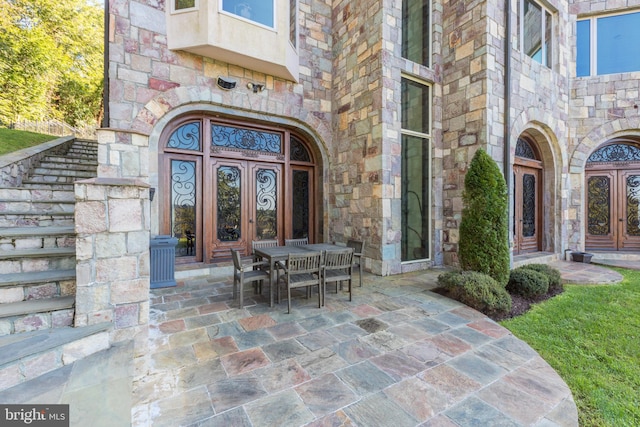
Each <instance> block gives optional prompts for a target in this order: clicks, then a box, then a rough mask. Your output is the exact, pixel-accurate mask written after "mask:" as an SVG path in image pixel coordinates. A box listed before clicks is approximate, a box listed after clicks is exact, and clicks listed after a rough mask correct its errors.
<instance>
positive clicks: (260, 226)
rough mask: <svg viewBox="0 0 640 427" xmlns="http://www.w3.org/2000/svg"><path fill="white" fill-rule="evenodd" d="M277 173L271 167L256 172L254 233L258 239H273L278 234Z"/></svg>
mask: <svg viewBox="0 0 640 427" xmlns="http://www.w3.org/2000/svg"><path fill="white" fill-rule="evenodd" d="M277 202H278V185H277V175H276V172H275V171H274V170H271V169H259V170H258V172H257V173H256V235H257V238H258V240H263V239H274V238H275V237H276V236H277V235H278V209H277V206H278V204H277Z"/></svg>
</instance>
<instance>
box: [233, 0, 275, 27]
mask: <svg viewBox="0 0 640 427" xmlns="http://www.w3.org/2000/svg"><path fill="white" fill-rule="evenodd" d="M274 3H275V0H222V10H223V11H225V12H229V13H231V14H233V15H236V16H239V17H241V18H244V19H247V20H249V21H253V22H256V23H258V24H262V25H264V26H266V27H269V28H275V5H274Z"/></svg>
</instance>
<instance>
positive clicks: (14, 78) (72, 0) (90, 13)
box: [0, 0, 103, 125]
mask: <svg viewBox="0 0 640 427" xmlns="http://www.w3.org/2000/svg"><path fill="white" fill-rule="evenodd" d="M88 1H89V0H65V1H58V0H0V122H4V123H8V122H12V121H15V120H18V119H26V120H40V119H44V118H58V119H63V120H65V121H67V122H69V123H70V124H72V125H77V124H81V123H91V124H95V123H96V119H97V117H98V116H99V114H100V107H101V92H102V89H101V88H102V67H103V59H102V56H103V37H102V29H103V11H102V7H101V6H100V5H98V4H97V3H89V2H88Z"/></svg>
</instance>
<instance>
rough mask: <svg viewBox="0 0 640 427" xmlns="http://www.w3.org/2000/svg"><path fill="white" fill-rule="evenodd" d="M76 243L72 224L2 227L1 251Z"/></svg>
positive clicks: (55, 246) (0, 232) (0, 234)
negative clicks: (63, 225)
mask: <svg viewBox="0 0 640 427" xmlns="http://www.w3.org/2000/svg"><path fill="white" fill-rule="evenodd" d="M75 245H76V237H75V230H74V227H72V226H65V227H60V226H52V227H10V228H7V227H0V251H2V252H11V251H16V250H24V249H47V248H71V247H75ZM2 252H0V253H2Z"/></svg>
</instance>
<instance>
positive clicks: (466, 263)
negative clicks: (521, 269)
mask: <svg viewBox="0 0 640 427" xmlns="http://www.w3.org/2000/svg"><path fill="white" fill-rule="evenodd" d="M462 201H463V205H464V206H463V209H462V221H461V222H460V242H459V246H458V258H459V260H460V266H461V267H462V269H463V270H471V271H478V272H481V273H485V274H488V275H489V276H491V277H493V278H494V279H495V280H496V281H497V282H498V283H499V284H501V285H502V286H503V287H504V286H506V285H507V282H508V281H509V240H508V239H509V220H508V216H507V215H508V214H507V206H508V194H507V186H506V183H505V181H504V178H503V176H502V173H501V172H500V169H499V168H498V165H497V164H496V162H495V161H494V160H493V159H492V158H491V157H490V156H489V155H488V154H487V153H486V152H485V151H484V150H482V149H479V150H478V151H477V152H476V154H475V155H474V157H473V160H472V161H471V164H470V165H469V170H468V171H467V175H466V176H465V179H464V192H463V195H462Z"/></svg>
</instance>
